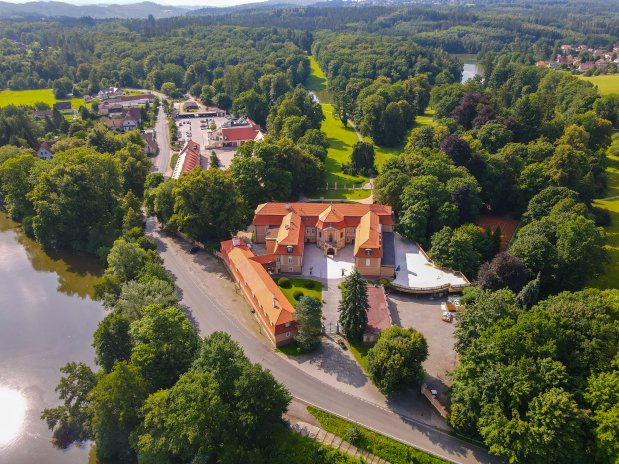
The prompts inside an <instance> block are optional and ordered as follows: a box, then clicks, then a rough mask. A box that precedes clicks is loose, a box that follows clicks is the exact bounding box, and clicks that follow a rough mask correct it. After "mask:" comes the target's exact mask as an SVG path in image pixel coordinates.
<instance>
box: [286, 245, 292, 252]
mask: <svg viewBox="0 0 619 464" xmlns="http://www.w3.org/2000/svg"><path fill="white" fill-rule="evenodd" d="M292 250H293V247H292V245H288V246H287V247H286V251H287V252H288V253H292Z"/></svg>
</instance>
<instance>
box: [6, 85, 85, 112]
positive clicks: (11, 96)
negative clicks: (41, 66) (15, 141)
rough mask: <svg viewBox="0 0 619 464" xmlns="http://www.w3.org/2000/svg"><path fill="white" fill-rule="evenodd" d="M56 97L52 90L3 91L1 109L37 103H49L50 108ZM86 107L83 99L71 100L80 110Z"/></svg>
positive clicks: (74, 106)
mask: <svg viewBox="0 0 619 464" xmlns="http://www.w3.org/2000/svg"><path fill="white" fill-rule="evenodd" d="M57 101H58V100H56V97H54V92H53V91H52V89H36V90H3V91H2V92H0V107H2V106H7V105H16V106H20V105H29V106H33V105H34V104H35V103H38V102H43V103H47V104H48V105H49V106H50V107H51V106H52V105H53V104H54V103H56V102H57ZM83 105H84V99H83V98H74V99H72V100H71V106H72V107H73V108H74V109H78V108H79V107H80V106H83Z"/></svg>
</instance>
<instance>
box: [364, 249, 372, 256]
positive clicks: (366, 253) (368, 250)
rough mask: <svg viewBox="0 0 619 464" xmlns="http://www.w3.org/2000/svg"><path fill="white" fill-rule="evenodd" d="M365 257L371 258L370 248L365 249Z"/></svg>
mask: <svg viewBox="0 0 619 464" xmlns="http://www.w3.org/2000/svg"><path fill="white" fill-rule="evenodd" d="M365 256H372V249H371V248H366V249H365Z"/></svg>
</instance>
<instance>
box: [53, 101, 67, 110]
mask: <svg viewBox="0 0 619 464" xmlns="http://www.w3.org/2000/svg"><path fill="white" fill-rule="evenodd" d="M54 109H55V110H58V111H61V112H62V111H71V102H70V101H59V102H56V103H54Z"/></svg>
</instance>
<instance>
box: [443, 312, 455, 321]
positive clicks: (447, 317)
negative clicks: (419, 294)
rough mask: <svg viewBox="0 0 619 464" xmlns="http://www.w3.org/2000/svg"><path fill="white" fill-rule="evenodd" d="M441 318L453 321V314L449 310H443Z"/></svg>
mask: <svg viewBox="0 0 619 464" xmlns="http://www.w3.org/2000/svg"><path fill="white" fill-rule="evenodd" d="M441 319H442V320H444V321H445V322H451V321H453V319H454V316H453V314H451V313H450V312H449V311H443V315H442V316H441Z"/></svg>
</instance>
